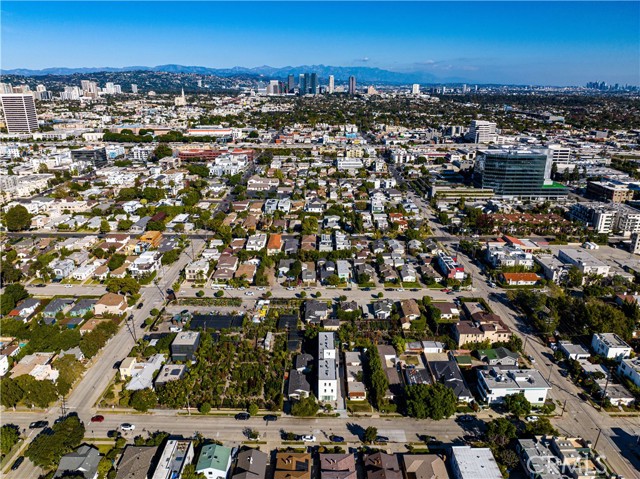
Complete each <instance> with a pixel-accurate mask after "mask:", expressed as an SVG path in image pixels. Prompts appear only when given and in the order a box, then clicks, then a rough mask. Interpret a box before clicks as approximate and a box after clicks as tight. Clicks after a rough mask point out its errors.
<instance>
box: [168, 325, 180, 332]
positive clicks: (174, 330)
mask: <svg viewBox="0 0 640 479" xmlns="http://www.w3.org/2000/svg"><path fill="white" fill-rule="evenodd" d="M169 331H171V332H172V333H181V332H182V328H178V327H176V326H171V327H170V328H169Z"/></svg>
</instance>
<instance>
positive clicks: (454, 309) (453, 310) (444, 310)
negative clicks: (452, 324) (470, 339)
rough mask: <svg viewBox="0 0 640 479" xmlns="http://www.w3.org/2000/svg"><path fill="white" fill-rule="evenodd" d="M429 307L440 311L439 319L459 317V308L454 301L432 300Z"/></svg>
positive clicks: (455, 318) (448, 319) (456, 318)
mask: <svg viewBox="0 0 640 479" xmlns="http://www.w3.org/2000/svg"><path fill="white" fill-rule="evenodd" d="M431 307H432V308H436V309H437V310H438V311H440V319H444V320H447V321H451V320H458V319H460V310H459V309H458V306H457V305H456V304H455V303H440V302H433V303H431Z"/></svg>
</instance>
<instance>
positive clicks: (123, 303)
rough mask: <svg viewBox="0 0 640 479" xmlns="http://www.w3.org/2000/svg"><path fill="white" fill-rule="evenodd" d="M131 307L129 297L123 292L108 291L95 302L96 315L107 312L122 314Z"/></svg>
mask: <svg viewBox="0 0 640 479" xmlns="http://www.w3.org/2000/svg"><path fill="white" fill-rule="evenodd" d="M128 307H129V305H128V303H127V298H126V297H125V296H123V295H121V294H116V293H106V294H105V295H104V296H102V297H101V298H100V299H99V300H98V302H97V303H96V304H95V307H94V311H95V314H96V316H104V315H105V314H114V315H117V316H118V315H121V314H123V313H124V312H126V311H127V308H128Z"/></svg>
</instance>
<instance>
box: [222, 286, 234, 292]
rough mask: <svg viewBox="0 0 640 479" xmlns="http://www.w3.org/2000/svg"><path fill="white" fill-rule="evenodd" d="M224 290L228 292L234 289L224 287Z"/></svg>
mask: <svg viewBox="0 0 640 479" xmlns="http://www.w3.org/2000/svg"><path fill="white" fill-rule="evenodd" d="M224 289H225V290H226V291H231V290H232V289H233V288H232V287H231V286H225V287H224Z"/></svg>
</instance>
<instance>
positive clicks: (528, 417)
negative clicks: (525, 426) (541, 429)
mask: <svg viewBox="0 0 640 479" xmlns="http://www.w3.org/2000/svg"><path fill="white" fill-rule="evenodd" d="M538 419H539V418H538V416H527V417H526V418H525V421H527V422H536V421H537V420H538Z"/></svg>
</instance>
